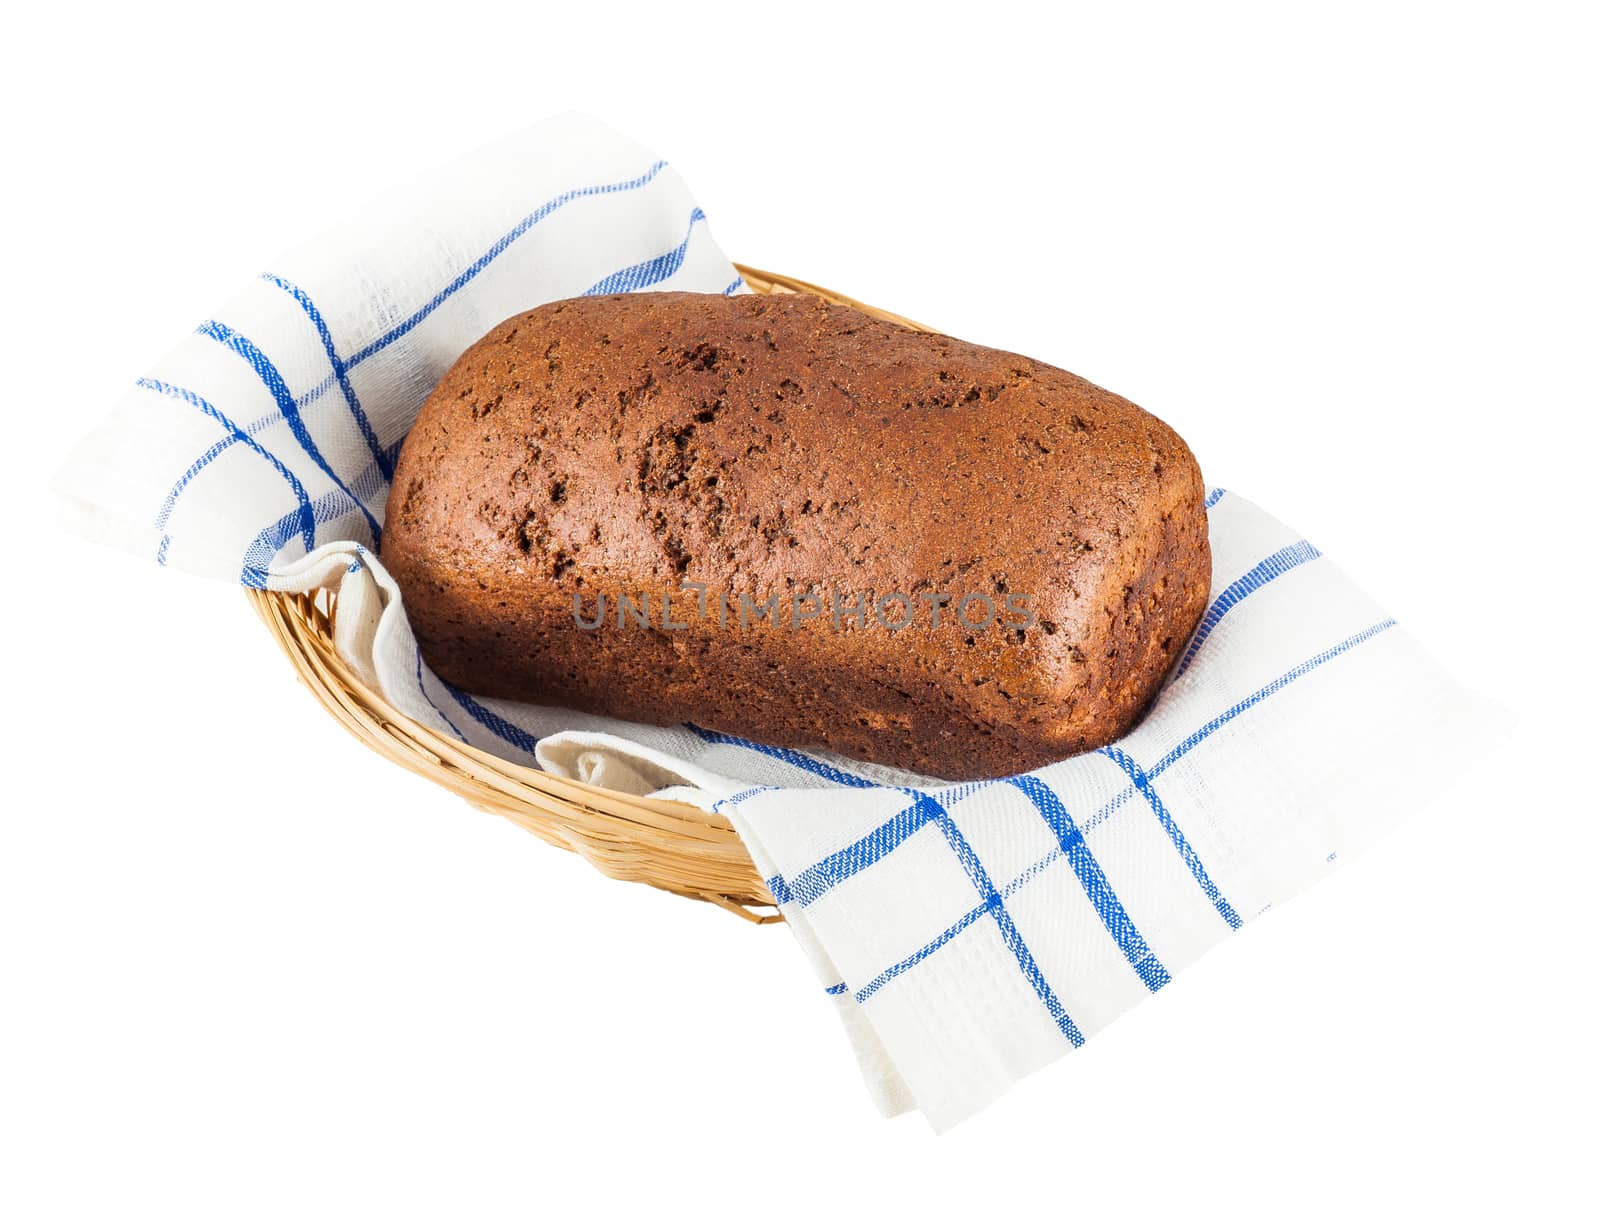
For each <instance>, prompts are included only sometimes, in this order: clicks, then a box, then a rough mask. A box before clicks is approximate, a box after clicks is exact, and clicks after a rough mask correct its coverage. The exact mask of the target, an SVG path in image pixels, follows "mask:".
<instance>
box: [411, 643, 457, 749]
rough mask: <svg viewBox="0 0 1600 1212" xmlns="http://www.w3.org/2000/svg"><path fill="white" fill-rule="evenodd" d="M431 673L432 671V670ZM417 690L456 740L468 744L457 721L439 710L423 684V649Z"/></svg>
mask: <svg viewBox="0 0 1600 1212" xmlns="http://www.w3.org/2000/svg"><path fill="white" fill-rule="evenodd" d="M430 672H432V671H431V670H430ZM417 690H418V692H419V693H421V695H422V701H423V702H424V703H426V704H427V705H428V706H429V707H432V708H433V713H434V714H435V715H437V716H438V717H439V718H440V719H441V720H443V721H444V726H445V727H446V728H448V729H450V731H451V732H453V733H455V734H456V740H458V741H460V742H461V743H462V744H463V745H464V744H466V743H467V738H466V737H465V736H463V735H462V732H461V729H459V728H457V727H456V725H455V721H454V720H452V719H451V718H450V717H449V716H447V715H446V714H445V713H444V712H443V711H441V710H440V709H439V704H437V703H435V702H434V701H433V699H432V697H431V696H430V695H429V694H428V688H427V687H426V686H424V685H423V684H422V649H420V648H418V649H417Z"/></svg>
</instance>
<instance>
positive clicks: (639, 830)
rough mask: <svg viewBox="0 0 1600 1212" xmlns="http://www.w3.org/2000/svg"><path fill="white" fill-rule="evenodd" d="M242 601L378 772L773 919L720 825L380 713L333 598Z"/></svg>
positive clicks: (692, 811)
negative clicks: (340, 631) (379, 761)
mask: <svg viewBox="0 0 1600 1212" xmlns="http://www.w3.org/2000/svg"><path fill="white" fill-rule="evenodd" d="M734 268H735V269H737V270H738V271H739V274H740V276H741V277H742V278H743V279H744V281H745V283H746V284H747V285H748V286H749V287H750V288H751V290H752V291H754V292H755V293H757V294H809V295H817V296H819V297H821V298H824V299H827V300H829V301H830V302H833V303H841V304H844V305H845V306H848V307H853V308H856V309H857V310H859V311H863V312H866V313H867V314H869V315H873V316H877V317H878V318H879V319H883V320H889V321H891V322H893V323H895V324H899V325H902V326H904V327H906V328H911V329H915V330H917V331H919V332H933V331H935V330H933V329H931V328H929V327H927V326H926V325H923V324H918V323H917V322H915V321H913V320H908V319H906V317H904V316H901V315H897V314H895V313H894V312H889V311H884V310H883V309H882V308H878V307H872V306H870V305H868V304H865V303H862V302H859V301H858V300H856V299H852V298H850V297H849V296H848V295H842V294H839V293H838V292H837V291H832V290H828V289H827V288H825V287H821V286H817V285H814V284H813V283H810V282H807V281H805V280H803V279H800V278H792V277H789V276H788V275H786V274H778V273H772V272H770V271H767V270H761V269H756V268H754V267H752V266H748V265H743V264H739V263H738V262H735V264H734ZM245 592H246V594H247V595H248V596H249V599H250V603H251V605H252V606H253V607H254V608H255V611H256V613H257V614H258V615H259V616H260V617H261V619H262V621H263V622H264V623H265V624H266V625H267V628H268V629H269V630H270V631H271V633H272V635H273V637H274V639H276V640H277V642H278V644H279V646H280V647H281V648H282V649H283V651H284V653H285V654H286V655H287V656H288V658H289V660H290V662H291V663H292V664H293V665H294V668H295V672H296V673H297V674H298V675H299V677H300V680H301V681H302V682H304V683H305V685H306V686H307V688H308V689H309V690H310V691H311V693H312V694H313V695H314V696H315V697H316V699H317V701H318V702H320V703H321V704H322V706H323V707H324V708H325V709H326V710H327V711H328V713H329V714H330V715H332V716H333V717H334V718H335V719H336V720H338V721H339V723H340V724H341V725H343V726H344V728H345V729H346V730H347V731H349V732H350V733H351V734H352V735H354V736H355V737H356V738H357V739H359V740H360V741H361V742H362V743H363V744H365V745H367V746H368V747H369V748H371V749H373V750H375V751H376V752H378V753H379V754H381V755H382V756H384V757H386V758H388V759H389V760H390V761H392V762H394V763H396V764H397V765H399V766H402V767H404V768H405V769H407V770H411V771H412V772H414V773H416V774H419V775H421V776H422V777H423V778H426V779H429V780H430V781H432V782H434V783H437V784H439V785H440V786H442V787H444V788H446V789H447V790H449V791H452V792H454V793H455V794H456V795H458V796H460V797H461V798H462V799H464V800H466V801H467V802H468V803H470V804H472V805H473V806H474V807H476V808H479V809H482V810H483V811H486V812H491V813H494V814H495V815H497V816H502V817H504V818H506V819H507V820H509V821H512V822H513V823H515V824H517V825H520V826H521V827H522V828H524V829H526V830H527V831H528V832H530V833H532V834H534V835H535V836H537V837H539V838H542V839H543V840H544V841H546V842H549V843H550V844H552V845H555V846H559V847H561V848H562V849H565V850H571V851H573V852H575V853H577V854H581V855H582V856H583V857H584V858H586V859H588V860H589V862H590V863H591V864H593V865H594V866H595V867H596V868H598V869H599V870H600V871H601V872H602V873H603V874H605V875H607V876H610V877H611V878H613V879H619V880H629V881H633V882H637V883H643V884H648V885H650V886H652V887H655V888H660V889H663V890H664V891H667V892H672V893H676V894H677V895H679V896H687V897H691V898H694V899H697V900H703V901H706V902H708V903H710V904H713V905H718V906H720V907H721V908H723V909H727V910H729V911H730V912H732V913H735V914H738V915H739V916H740V917H742V918H744V919H745V920H747V921H751V922H759V923H768V922H774V921H778V920H780V915H779V914H778V913H777V912H776V911H775V906H774V904H773V899H772V894H771V892H770V891H769V890H768V889H767V886H766V882H765V881H764V880H762V878H761V876H760V874H759V873H758V872H757V871H756V869H755V864H754V863H752V862H751V860H750V856H749V854H748V852H746V850H745V848H744V845H743V843H741V842H740V840H739V835H738V834H737V833H735V832H734V830H733V827H732V826H731V825H730V824H729V823H728V820H727V818H726V817H724V816H719V815H716V814H714V813H710V812H706V811H705V810H704V809H701V808H698V807H696V806H694V805H692V804H685V803H681V802H679V801H677V800H669V799H656V798H651V797H646V796H640V795H630V794H627V793H624V792H618V791H611V790H608V789H606V788H603V787H596V786H594V785H593V784H590V783H583V782H579V781H578V780H577V779H569V778H565V777H563V776H561V775H557V774H551V773H549V772H548V771H545V770H541V769H539V768H537V767H533V766H522V765H519V764H518V763H516V762H511V761H508V760H506V759H504V758H500V757H496V756H495V755H494V754H491V753H487V752H485V751H484V750H482V749H478V748H476V747H475V746H473V745H470V744H467V743H466V742H465V741H463V740H460V739H458V738H457V737H454V736H450V735H447V734H445V733H442V732H438V731H436V730H435V729H432V728H429V727H428V726H427V725H425V724H420V723H418V722H417V721H416V720H413V719H411V718H410V717H409V716H405V715H402V714H401V713H400V712H398V711H396V710H395V709H394V708H392V707H391V706H389V704H388V703H387V702H386V701H385V700H384V699H383V698H382V697H381V696H379V695H378V694H377V693H375V692H374V691H373V690H371V689H370V688H368V687H367V686H366V685H365V684H364V683H363V682H362V681H361V680H360V679H359V678H358V677H356V675H355V673H354V672H353V671H352V670H351V669H350V668H349V667H348V666H347V665H346V664H345V663H344V661H343V660H342V659H341V658H340V656H339V654H338V651H337V650H336V649H335V647H334V644H333V618H334V615H335V613H336V612H337V610H338V594H337V593H336V592H334V591H330V590H318V591H316V592H315V593H293V594H291V593H282V592H276V591H271V590H264V589H247V590H245ZM760 910H767V911H766V912H760Z"/></svg>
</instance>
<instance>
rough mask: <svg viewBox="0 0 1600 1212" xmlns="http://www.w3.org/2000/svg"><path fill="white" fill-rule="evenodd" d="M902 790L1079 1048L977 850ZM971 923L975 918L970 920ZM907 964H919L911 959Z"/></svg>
mask: <svg viewBox="0 0 1600 1212" xmlns="http://www.w3.org/2000/svg"><path fill="white" fill-rule="evenodd" d="M902 790H904V791H905V793H906V794H907V795H909V796H910V797H911V799H912V802H913V803H914V804H915V805H917V806H918V807H919V808H920V809H921V810H922V812H924V813H925V814H926V815H927V816H928V817H929V818H930V819H931V820H932V822H933V823H934V824H935V825H937V826H938V827H939V831H940V832H941V833H942V834H944V839H945V842H946V843H947V844H948V845H949V847H950V849H951V850H952V851H953V852H954V854H955V856H956V861H957V862H959V863H960V864H961V867H962V870H964V871H965V872H966V873H967V878H968V879H970V880H971V881H972V886H973V888H974V889H976V891H977V893H978V906H977V910H976V912H978V913H980V914H988V916H989V917H990V918H991V919H992V920H993V921H994V924H995V927H996V929H998V930H999V931H1000V938H1001V940H1002V941H1003V942H1004V943H1005V944H1006V947H1007V948H1008V949H1009V950H1010V951H1011V954H1012V956H1013V958H1015V960H1016V961H1017V967H1018V969H1019V970H1020V971H1021V972H1022V975H1023V979H1025V980H1026V981H1027V982H1028V984H1029V986H1031V987H1032V989H1033V992H1034V995H1035V996H1036V997H1038V999H1039V1000H1040V1002H1042V1003H1043V1004H1044V1008H1045V1010H1046V1011H1047V1012H1048V1013H1049V1015H1050V1017H1051V1018H1052V1019H1053V1020H1055V1024H1056V1027H1057V1028H1058V1029H1059V1030H1060V1031H1061V1034H1062V1035H1064V1036H1066V1037H1067V1039H1068V1040H1070V1041H1071V1043H1072V1045H1073V1047H1078V1046H1080V1045H1081V1044H1082V1043H1083V1032H1082V1031H1080V1030H1079V1029H1078V1026H1077V1024H1076V1023H1074V1022H1073V1021H1072V1018H1071V1016H1070V1015H1069V1014H1068V1013H1067V1012H1066V1010H1065V1008H1064V1007H1063V1006H1062V1005H1061V1002H1060V1000H1059V999H1058V998H1057V997H1056V995H1055V991H1054V990H1053V989H1051V988H1050V982H1049V981H1047V980H1046V979H1045V976H1044V973H1043V972H1041V971H1040V970H1039V965H1038V962H1037V961H1036V960H1035V959H1034V958H1033V953H1032V952H1031V951H1030V950H1029V949H1028V944H1027V942H1026V941H1025V940H1024V939H1023V937H1022V932H1021V931H1020V930H1018V929H1017V923H1016V922H1015V921H1014V920H1013V919H1012V917H1011V912H1010V910H1008V909H1007V908H1006V905H1005V901H1004V899H1003V898H1002V897H1001V896H1000V893H999V892H998V891H996V889H995V886H994V882H993V881H992V880H991V879H990V878H989V873H988V872H987V871H985V870H984V867H983V863H982V862H981V861H979V859H978V854H977V851H975V850H974V849H973V848H972V844H971V843H970V842H968V841H967V839H966V837H965V836H964V835H963V834H962V832H961V830H960V829H958V828H957V827H956V823H955V821H953V820H951V819H950V814H949V813H948V812H946V811H945V810H944V808H943V806H942V805H940V804H939V803H938V802H937V801H936V800H934V799H933V797H932V796H930V795H927V794H926V793H925V792H921V791H915V790H912V789H910V788H902ZM974 920H976V919H975V918H974ZM963 921H965V919H963ZM963 929H965V925H963V924H962V923H961V922H958V923H957V925H956V926H954V927H952V928H951V930H949V931H946V935H941V936H940V938H939V939H936V940H935V941H934V943H931V944H929V947H928V948H925V949H924V950H925V951H927V953H928V954H931V953H932V951H933V950H937V948H938V947H941V946H943V945H944V943H945V942H948V941H949V939H950V938H953V937H955V934H958V933H960V931H961V930H963ZM946 936H948V937H946ZM911 962H920V961H918V960H915V959H914V960H912V961H911ZM902 970H903V969H902ZM892 979H894V978H893V976H880V977H878V978H874V980H875V981H878V980H881V982H882V983H881V984H876V985H875V986H874V985H871V984H869V985H868V986H867V988H871V989H873V992H876V991H877V989H881V988H882V987H883V985H886V984H888V982H889V981H890V980H892ZM870 996H871V993H867V992H866V990H865V989H863V991H862V992H861V993H858V994H856V1000H857V1001H858V1002H864V1001H866V1000H867V998H868V997H870Z"/></svg>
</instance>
